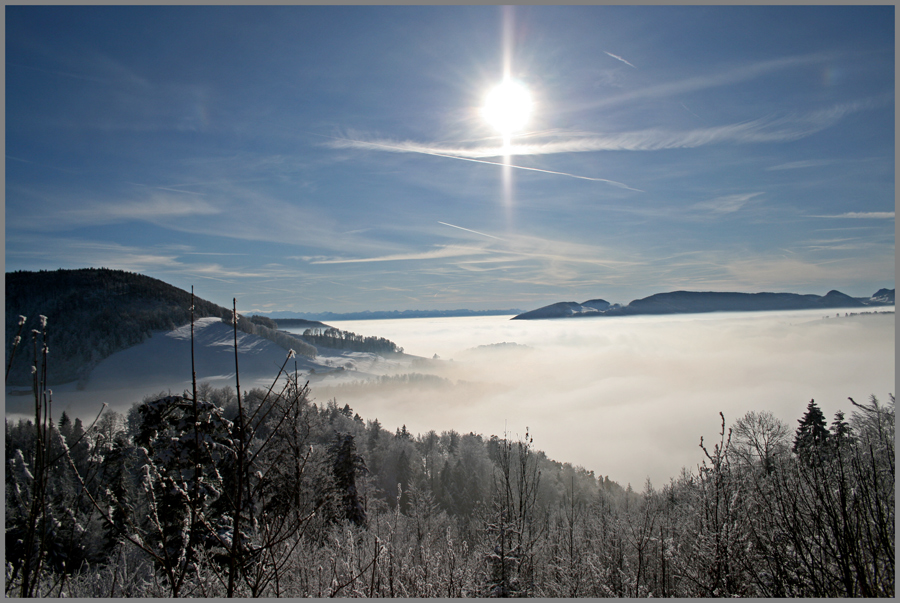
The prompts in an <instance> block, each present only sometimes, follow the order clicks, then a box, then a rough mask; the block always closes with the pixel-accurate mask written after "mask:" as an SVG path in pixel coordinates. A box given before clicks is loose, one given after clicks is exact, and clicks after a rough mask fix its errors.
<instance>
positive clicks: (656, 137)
mask: <svg viewBox="0 0 900 603" xmlns="http://www.w3.org/2000/svg"><path fill="white" fill-rule="evenodd" d="M889 100H890V99H889V98H888V97H877V98H872V99H867V100H862V101H857V102H852V103H842V104H838V105H834V106H832V107H828V108H825V109H820V110H817V111H810V112H807V113H792V114H788V115H784V116H781V117H765V118H760V119H754V120H750V121H746V122H740V123H734V124H726V125H721V126H713V127H707V128H695V129H691V130H666V129H662V128H648V129H643V130H633V131H626V132H615V133H594V132H566V131H559V132H543V133H533V134H531V135H529V136H527V137H521V138H526V139H530V140H531V141H530V142H517V143H513V144H511V145H509V146H504V145H496V144H495V145H476V146H463V145H453V146H451V145H446V144H435V143H427V142H426V143H423V142H415V141H410V140H392V139H383V138H364V137H362V136H347V137H327V138H332V140H331V141H329V142H328V143H326V145H327V146H329V147H331V148H335V149H358V150H367V151H385V152H393V153H420V154H424V155H433V156H437V157H446V158H450V159H462V160H468V161H477V162H481V163H490V164H495V165H504V164H503V163H500V162H493V161H485V158H490V157H503V156H512V155H515V156H524V155H553V154H560V153H590V152H598V151H661V150H668V149H679V148H681V149H688V148H697V147H702V146H706V145H711V144H722V143H733V144H752V143H778V142H793V141H796V140H800V139H802V138H806V137H808V136H811V135H813V134H816V133H817V132H821V131H822V130H824V129H826V128H829V127H831V126H833V125H835V124H837V123H838V122H839V121H840V120H841V119H843V118H844V117H846V116H847V115H850V114H852V113H856V112H859V111H864V110H868V109H872V108H875V107H879V106H883V105H885V104H886V103H887V102H889ZM786 165H787V164H786ZM807 165H809V164H807ZM511 167H514V168H517V169H525V170H534V171H538V172H546V173H550V174H559V175H562V176H568V177H573V178H581V179H584V180H595V181H599V182H607V183H609V184H613V185H616V186H621V187H624V188H629V189H632V187H629V186H627V185H624V184H622V183H620V182H616V181H614V180H609V179H605V178H592V177H587V176H582V175H576V174H571V173H564V172H554V171H551V170H543V169H538V168H530V167H524V166H515V165H513V166H511ZM789 167H801V165H800V164H799V163H797V164H795V165H794V166H788V167H784V168H781V169H789ZM632 190H636V189H632Z"/></svg>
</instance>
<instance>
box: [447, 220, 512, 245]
mask: <svg viewBox="0 0 900 603" xmlns="http://www.w3.org/2000/svg"><path fill="white" fill-rule="evenodd" d="M438 224H443V225H444V226H449V227H451V228H458V229H460V230H465V231H466V232H472V233H475V234H477V235H481V236H483V237H489V238H491V239H497V240H498V241H502V240H503V239H501V238H500V237H495V236H494V235H489V234H485V233H483V232H478V231H477V230H472V229H469V228H463V227H462V226H456V225H455V224H447V223H446V222H441V221H438Z"/></svg>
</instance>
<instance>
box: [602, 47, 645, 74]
mask: <svg viewBox="0 0 900 603" xmlns="http://www.w3.org/2000/svg"><path fill="white" fill-rule="evenodd" d="M603 52H604V53H605V54H608V55H609V56H611V57H612V58H614V59H615V60H617V61H622V62H623V63H625V64H626V65H628V66H629V67H634V65H632V64H631V63H629V62H628V61H626V60H625V59H623V58H622V57H620V56H619V55H617V54H613V53H611V52H606V51H605V50H604V51H603ZM634 68H635V69H637V67H634Z"/></svg>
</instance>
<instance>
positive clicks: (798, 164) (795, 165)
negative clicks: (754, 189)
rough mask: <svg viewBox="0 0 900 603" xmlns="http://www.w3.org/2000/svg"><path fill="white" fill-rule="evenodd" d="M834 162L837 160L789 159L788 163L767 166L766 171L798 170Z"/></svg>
mask: <svg viewBox="0 0 900 603" xmlns="http://www.w3.org/2000/svg"><path fill="white" fill-rule="evenodd" d="M835 163H837V160H834V159H806V160H803V161H790V162H788V163H782V164H779V165H773V166H771V167H767V168H766V171H767V172H776V171H780V170H800V169H805V168H814V167H825V166H828V165H834V164H835Z"/></svg>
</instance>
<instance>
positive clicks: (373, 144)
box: [329, 138, 645, 193]
mask: <svg viewBox="0 0 900 603" xmlns="http://www.w3.org/2000/svg"><path fill="white" fill-rule="evenodd" d="M329 146H331V147H332V148H336V149H364V150H387V151H393V152H396V153H420V154H422V155H432V156H434V157H445V158H447V159H459V160H461V161H473V162H475V163H486V164H488V165H496V166H500V167H511V168H515V169H517V170H527V171H530V172H542V173H544V174H554V175H556V176H566V177H568V178H577V179H579V180H590V181H591V182H605V183H606V184H611V185H612V186H616V187H619V188H624V189H628V190H630V191H635V192H638V193H643V192H645V191H642V190H640V189H637V188H632V187H630V186H628V185H627V184H624V183H622V182H616V181H615V180H609V179H608V178H592V177H590V176H579V175H577V174H570V173H568V172H557V171H554V170H544V169H540V168H533V167H526V166H522V165H512V164H509V163H501V162H498V161H485V160H483V159H475V158H474V157H467V156H466V155H468V154H471V153H472V152H471V151H468V150H466V151H459V150H446V151H445V150H444V149H440V148H430V147H428V146H426V145H421V144H416V143H399V144H397V143H394V144H390V143H386V142H380V141H371V140H354V139H350V138H335V139H334V142H331V143H329ZM518 148H519V147H518V146H513V147H510V149H509V150H503V149H501V150H497V149H492V150H490V151H489V152H487V153H485V154H481V155H479V156H483V157H498V156H501V155H528V154H535V153H519V152H517V149H518ZM475 152H476V153H479V151H475Z"/></svg>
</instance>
